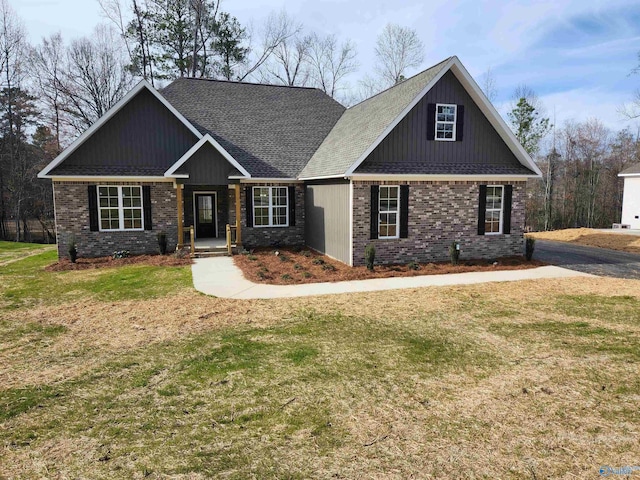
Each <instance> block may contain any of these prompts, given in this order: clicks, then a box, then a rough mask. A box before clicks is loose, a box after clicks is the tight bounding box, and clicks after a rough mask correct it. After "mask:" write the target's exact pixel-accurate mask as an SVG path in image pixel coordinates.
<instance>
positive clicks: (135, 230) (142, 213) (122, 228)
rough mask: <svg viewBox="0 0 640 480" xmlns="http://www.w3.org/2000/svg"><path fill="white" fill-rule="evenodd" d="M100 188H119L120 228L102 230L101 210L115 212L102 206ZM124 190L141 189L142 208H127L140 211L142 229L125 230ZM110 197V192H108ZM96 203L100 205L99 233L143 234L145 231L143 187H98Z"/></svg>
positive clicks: (111, 208) (109, 207)
mask: <svg viewBox="0 0 640 480" xmlns="http://www.w3.org/2000/svg"><path fill="white" fill-rule="evenodd" d="M100 188H106V189H107V190H109V188H117V189H118V207H117V208H118V226H119V227H120V228H102V212H101V210H113V207H111V206H108V207H101V206H100ZM123 188H139V189H140V206H139V207H126V208H128V209H136V210H140V225H142V226H141V227H140V228H124V209H125V206H124V202H123V201H122V189H123ZM107 195H108V192H107ZM96 203H97V204H98V231H99V232H142V231H144V193H143V192H142V185H97V186H96Z"/></svg>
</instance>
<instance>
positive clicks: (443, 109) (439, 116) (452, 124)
mask: <svg viewBox="0 0 640 480" xmlns="http://www.w3.org/2000/svg"><path fill="white" fill-rule="evenodd" d="M456 115H457V106H456V105H449V104H442V103H438V104H436V135H435V139H436V140H443V141H449V142H455V140H456Z"/></svg>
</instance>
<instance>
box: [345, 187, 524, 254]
mask: <svg viewBox="0 0 640 480" xmlns="http://www.w3.org/2000/svg"><path fill="white" fill-rule="evenodd" d="M403 183H404V184H408V185H409V237H408V238H400V239H383V240H380V239H376V240H370V222H371V209H370V200H371V185H385V184H388V185H398V183H397V182H396V183H394V182H354V185H353V222H354V224H353V262H354V265H364V249H365V247H366V246H367V245H368V244H369V243H373V244H374V245H375V247H376V263H379V264H389V263H408V262H410V261H418V262H430V261H441V260H448V259H449V245H450V244H451V242H453V241H454V240H457V241H459V242H460V250H461V254H460V259H461V260H464V259H478V258H486V259H492V258H497V257H503V256H508V255H521V254H522V253H523V250H524V240H523V232H524V199H525V183H524V182H403ZM506 183H509V184H511V185H513V198H512V210H511V233H510V234H508V235H478V195H479V192H478V186H479V185H482V184H490V185H504V184H506Z"/></svg>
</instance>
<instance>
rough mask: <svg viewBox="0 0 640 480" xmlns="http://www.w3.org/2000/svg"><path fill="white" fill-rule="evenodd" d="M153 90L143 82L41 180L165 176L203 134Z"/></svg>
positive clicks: (73, 145)
mask: <svg viewBox="0 0 640 480" xmlns="http://www.w3.org/2000/svg"><path fill="white" fill-rule="evenodd" d="M152 89H153V87H151V86H147V84H146V82H145V83H141V84H139V86H138V87H136V88H134V89H133V90H132V91H131V92H130V93H129V94H128V95H127V96H126V97H125V98H123V99H122V100H121V102H119V103H118V104H117V105H116V106H114V107H113V108H112V109H111V110H110V111H109V112H107V114H105V115H104V116H103V117H102V118H101V119H100V120H98V121H97V122H96V123H95V124H94V125H93V126H92V127H91V128H89V129H88V130H87V131H86V132H85V133H83V134H82V135H81V136H80V137H79V138H78V139H77V140H76V141H75V142H74V143H73V144H72V145H71V146H70V147H68V148H67V149H66V150H65V151H64V152H63V153H62V154H61V155H60V156H59V157H58V158H56V159H55V160H54V161H53V162H51V164H49V165H48V166H47V167H46V168H45V169H44V170H43V171H42V172H41V173H40V176H41V177H43V176H51V177H56V176H61V177H68V176H162V175H163V174H164V172H165V171H166V170H167V168H169V167H170V166H171V165H173V164H174V163H175V161H176V160H177V159H179V158H180V157H181V156H182V155H183V154H184V153H185V152H186V151H187V150H189V148H191V147H192V146H193V144H194V143H195V142H197V140H198V139H199V138H200V136H201V134H199V132H198V131H197V130H196V129H195V128H194V127H193V126H192V125H190V124H189V123H188V122H187V121H186V120H185V119H184V117H182V116H181V115H180V114H179V113H178V112H177V111H176V110H175V109H173V107H171V106H170V105H169V104H168V102H166V100H164V99H163V98H162V97H161V96H160V95H159V94H158V93H157V92H155V91H153V90H152Z"/></svg>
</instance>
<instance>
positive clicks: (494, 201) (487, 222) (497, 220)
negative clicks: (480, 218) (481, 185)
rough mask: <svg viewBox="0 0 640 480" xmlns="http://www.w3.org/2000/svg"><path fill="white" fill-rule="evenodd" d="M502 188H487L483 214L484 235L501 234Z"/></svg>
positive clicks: (489, 186)
mask: <svg viewBox="0 0 640 480" xmlns="http://www.w3.org/2000/svg"><path fill="white" fill-rule="evenodd" d="M503 199H504V187H502V186H491V185H488V186H487V204H486V208H485V213H484V233H485V234H489V235H491V234H498V233H502V204H503Z"/></svg>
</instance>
